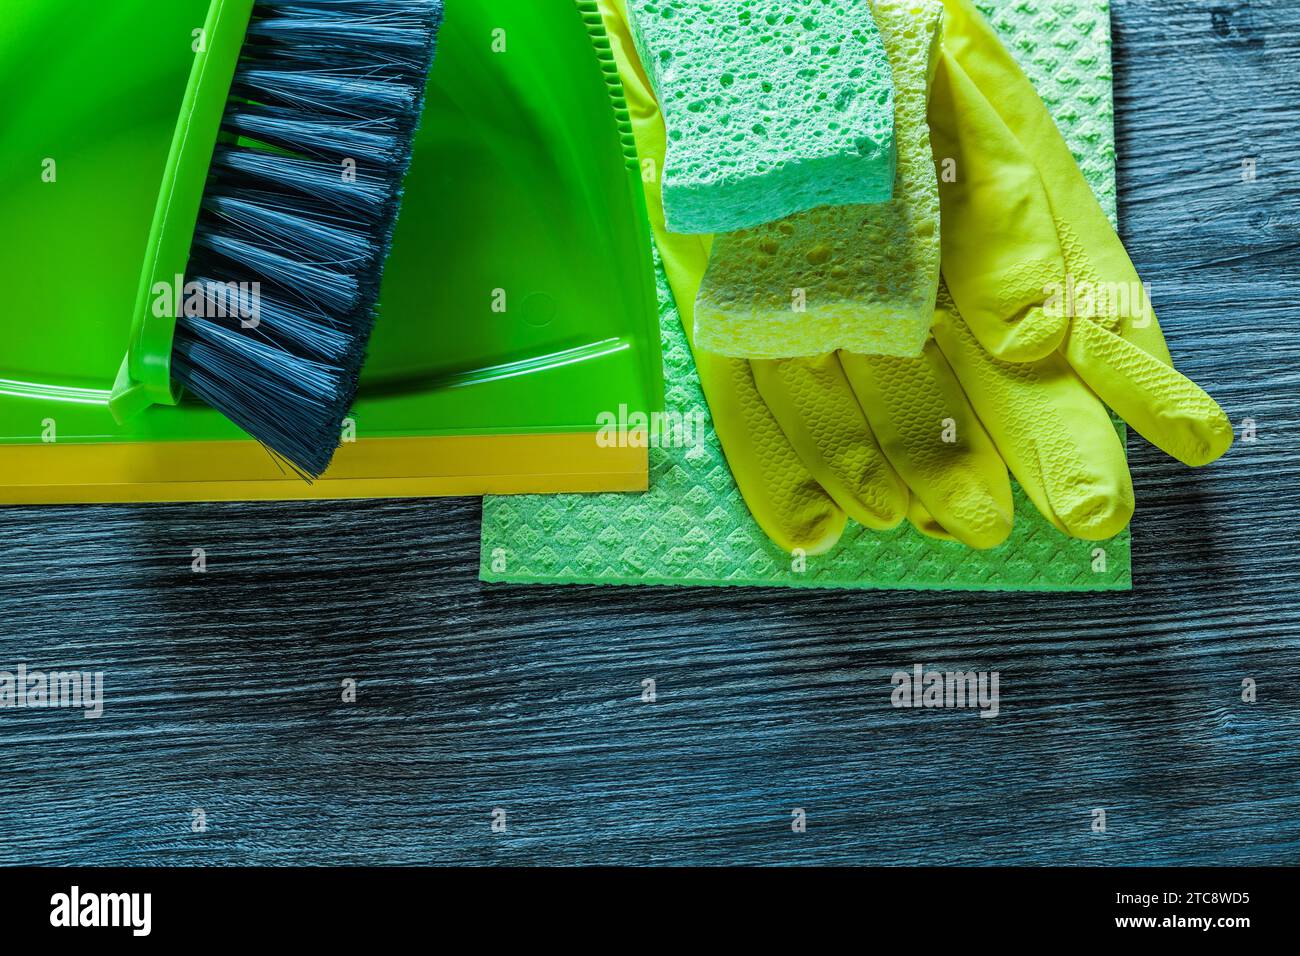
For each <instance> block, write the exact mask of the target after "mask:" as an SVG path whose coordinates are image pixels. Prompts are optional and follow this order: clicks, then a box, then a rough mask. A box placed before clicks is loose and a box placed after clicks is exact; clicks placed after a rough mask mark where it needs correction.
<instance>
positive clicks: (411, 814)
mask: <svg viewBox="0 0 1300 956" xmlns="http://www.w3.org/2000/svg"><path fill="white" fill-rule="evenodd" d="M1114 22H1115V37H1116V50H1115V60H1116V81H1117V97H1118V99H1117V114H1118V127H1119V128H1118V142H1119V172H1120V213H1121V218H1122V223H1123V230H1122V231H1123V233H1124V235H1125V238H1126V240H1127V241H1128V242H1129V244H1130V248H1131V251H1132V253H1133V256H1134V258H1135V260H1136V261H1137V263H1138V265H1139V268H1140V269H1141V270H1142V271H1143V273H1144V276H1145V277H1146V278H1148V279H1150V280H1151V282H1152V283H1153V285H1154V292H1155V298H1156V303H1157V306H1158V308H1159V309H1160V311H1161V316H1162V319H1163V322H1164V325H1165V328H1166V333H1167V335H1168V338H1169V340H1170V345H1171V348H1172V351H1173V353H1174V355H1175V357H1176V359H1177V361H1178V362H1179V364H1180V367H1182V368H1183V369H1184V370H1186V371H1187V372H1188V373H1189V374H1191V375H1192V376H1193V377H1194V378H1196V379H1197V380H1198V381H1200V382H1201V383H1202V384H1204V385H1205V386H1206V387H1207V388H1209V390H1210V391H1211V392H1212V393H1213V394H1214V395H1215V396H1216V397H1218V398H1219V399H1220V401H1221V402H1222V403H1223V404H1224V406H1225V407H1226V408H1227V409H1228V412H1229V414H1230V415H1231V416H1232V417H1233V419H1234V421H1237V422H1240V421H1241V420H1242V419H1245V418H1252V419H1254V420H1255V421H1256V423H1257V428H1258V441H1256V442H1254V443H1239V444H1238V445H1237V446H1236V447H1235V448H1234V449H1233V450H1232V451H1231V452H1230V453H1229V455H1228V457H1227V458H1226V459H1225V460H1224V461H1223V462H1221V463H1219V464H1217V465H1215V466H1214V467H1212V468H1210V469H1208V470H1205V471H1202V472H1192V471H1189V470H1187V469H1184V468H1183V467H1182V466H1180V465H1177V464H1175V463H1173V462H1171V461H1168V460H1166V459H1164V458H1163V457H1162V456H1161V455H1160V454H1159V453H1157V452H1155V451H1154V450H1153V449H1151V448H1150V447H1149V446H1147V445H1146V444H1145V443H1144V442H1142V441H1141V439H1139V438H1136V437H1134V438H1131V439H1130V453H1131V456H1132V460H1133V470H1134V475H1135V481H1136V486H1137V492H1138V496H1139V508H1138V514H1137V517H1136V519H1135V523H1134V577H1135V587H1134V590H1133V591H1132V593H1129V594H1098V595H1069V596H1067V595H1004V594H934V593H931V594H913V593H857V594H847V593H840V592H807V593H805V592H788V591H777V590H751V591H736V590H726V591H721V590H718V591H708V590H674V589H665V588H646V589H600V588H537V589H524V588H512V587H501V586H486V585H482V584H480V583H479V582H478V580H477V568H478V560H477V553H478V512H479V506H478V503H477V502H476V501H472V500H454V501H430V502H406V503H400V502H371V503H339V504H332V503H330V504H301V505H242V504H230V505H212V506H177V507H173V506H156V507H152V506H151V507H108V508H52V509H39V508H23V509H4V510H0V670H4V669H12V668H13V667H15V666H17V664H19V663H26V664H27V665H28V666H29V667H40V668H45V669H54V668H74V667H75V668H82V669H89V670H102V671H104V672H105V682H106V687H105V693H106V703H105V712H104V716H103V717H102V718H101V719H99V720H86V719H84V718H82V717H81V716H80V715H79V714H77V713H75V712H70V711H52V710H21V711H19V710H0V754H2V755H3V761H4V763H3V774H2V775H0V862H2V863H17V862H34V863H125V864H144V863H210V864H240V863H465V862H475V863H488V862H502V863H505V862H509V863H543V862H546V863H640V862H662V863H795V862H801V863H802V862H821V863H1029V862H1033V863H1060V864H1075V863H1103V864H1105V863H1117V864H1118V863H1188V864H1190V863H1247V862H1253V863H1283V862H1291V863H1294V862H1297V861H1300V750H1298V748H1300V607H1298V605H1300V560H1297V547H1298V546H1297V541H1300V533H1298V532H1297V526H1298V525H1300V491H1298V490H1297V488H1298V487H1300V482H1298V479H1300V454H1298V452H1297V441H1298V440H1300V429H1298V428H1297V422H1298V421H1300V407H1298V405H1300V335H1298V334H1297V332H1296V326H1297V319H1296V317H1295V314H1294V312H1295V306H1294V299H1295V297H1296V295H1297V293H1298V292H1300V269H1297V258H1298V256H1300V250H1298V249H1297V245H1298V242H1297V223H1298V222H1300V131H1298V126H1300V80H1298V79H1297V77H1298V76H1300V6H1297V4H1296V3H1295V2H1294V0H1252V2H1249V3H1246V2H1230V0H1221V2H1199V0H1190V2H1189V0H1177V2H1175V0H1161V2H1158V3H1156V2H1138V0H1116V3H1115V11H1114ZM1245 159H1254V160H1255V169H1256V180H1255V181H1254V182H1253V183H1246V182H1243V181H1242V179H1243V176H1242V171H1243V160H1245ZM193 548H204V549H205V550H206V551H207V555H208V571H207V573H206V574H195V573H193V572H192V571H191V549H193ZM916 663H922V664H925V665H927V666H933V667H936V668H941V669H945V670H956V669H976V670H997V671H999V672H1000V675H1001V708H1002V713H1001V715H1000V716H999V717H998V718H996V719H993V720H982V719H979V718H978V717H977V715H976V714H975V713H974V712H972V711H934V710H928V711H906V710H896V709H893V708H891V706H890V700H889V692H890V689H891V686H890V681H889V678H890V675H891V674H892V673H893V672H894V671H896V670H900V669H908V668H910V667H911V666H912V665H913V664H916ZM349 678H350V679H354V680H356V681H357V682H358V700H357V701H356V703H343V702H342V701H341V699H340V698H341V682H342V681H344V680H345V679H349ZM1245 678H1250V679H1253V680H1254V681H1256V682H1257V686H1258V700H1257V701H1256V702H1255V703H1253V704H1248V703H1244V702H1243V701H1242V699H1241V686H1242V681H1243V679H1245ZM646 679H652V680H654V681H655V682H656V684H655V686H656V691H657V700H656V701H655V702H653V703H646V702H642V700H641V693H642V681H643V680H646ZM494 808H501V809H504V810H505V812H506V817H505V819H506V830H505V832H503V833H502V832H493V829H492V827H491V823H492V811H493V810H494ZM796 808H802V809H803V810H804V811H805V812H806V814H807V832H806V833H795V832H793V831H792V829H791V819H792V818H791V813H792V811H793V810H795V809H796ZM1099 808H1104V809H1105V811H1106V832H1105V833H1096V832H1093V830H1092V824H1093V821H1094V819H1095V817H1094V811H1095V810H1096V809H1099ZM198 809H202V810H203V811H204V818H205V821H206V829H205V830H203V831H202V832H194V828H193V827H192V826H191V824H192V821H193V819H194V816H193V814H194V811H196V810H198Z"/></svg>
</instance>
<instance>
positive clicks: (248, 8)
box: [109, 0, 255, 423]
mask: <svg viewBox="0 0 1300 956" xmlns="http://www.w3.org/2000/svg"><path fill="white" fill-rule="evenodd" d="M254 2H255V0H212V5H211V7H209V9H208V18H207V22H206V23H205V25H204V33H203V41H202V47H201V49H200V50H198V51H197V52H196V54H195V59H194V68H193V70H191V72H190V79H189V85H188V86H187V88H186V91H185V99H184V101H183V103H182V106H181V113H180V117H179V119H178V120H177V123H176V135H175V137H174V138H173V140H172V146H171V152H170V154H169V156H168V159H167V168H166V171H165V173H164V174H163V180H162V185H161V188H160V189H159V193H158V205H157V208H156V210H155V212H154V220H153V227H152V229H151V230H150V234H149V246H148V248H147V250H146V252H145V259H144V265H143V268H142V270H141V275H140V289H139V293H138V295H137V298H136V306H135V316H134V319H133V321H132V324H131V341H130V345H129V347H128V350H127V354H126V357H125V358H124V359H123V361H122V367H121V370H120V371H119V372H118V376H117V381H116V382H115V383H114V386H113V392H112V395H111V397H110V398H109V409H110V410H111V411H112V413H113V417H114V418H116V419H117V421H118V422H119V423H120V422H122V421H125V420H126V419H127V418H130V417H132V416H134V415H138V414H139V413H140V412H142V411H144V410H145V409H146V408H148V407H150V406H151V405H175V404H177V403H178V402H179V401H180V392H179V390H177V389H176V387H175V386H174V385H173V382H172V374H171V356H172V339H173V337H174V335H175V331H176V313H177V306H178V304H179V303H180V301H181V300H182V299H183V289H184V287H183V283H184V278H183V276H184V274H185V267H186V265H187V264H188V261H189V257H190V245H191V243H192V242H193V239H194V230H195V227H196V225H197V224H198V219H199V208H200V206H201V204H202V202H203V193H204V190H205V187H206V184H207V179H208V169H209V167H210V166H211V164H212V154H213V151H214V150H215V149H216V145H217V141H218V139H219V137H220V134H221V119H222V117H223V116H224V114H225V111H226V102H227V100H228V99H229V97H230V88H231V85H232V83H233V81H234V77H235V67H236V64H237V63H238V62H239V56H240V53H241V51H242V50H243V46H244V38H245V36H246V34H247V32H248V24H249V21H250V19H251V18H252V14H253V5H254Z"/></svg>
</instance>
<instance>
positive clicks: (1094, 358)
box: [1066, 319, 1232, 467]
mask: <svg viewBox="0 0 1300 956" xmlns="http://www.w3.org/2000/svg"><path fill="white" fill-rule="evenodd" d="M1066 356H1067V358H1068V359H1069V361H1070V364H1071V365H1072V366H1073V367H1074V370H1075V371H1076V372H1078V374H1079V376H1080V377H1081V378H1082V379H1083V380H1084V381H1085V382H1087V383H1088V386H1089V387H1090V388H1091V389H1092V390H1093V391H1094V392H1095V393H1096V394H1097V395H1098V396H1099V397H1100V398H1101V400H1102V401H1104V402H1105V403H1106V404H1107V405H1109V406H1110V407H1111V408H1113V409H1114V410H1115V412H1116V414H1118V415H1119V416H1120V417H1121V418H1123V419H1124V420H1125V421H1126V422H1128V423H1129V424H1130V425H1132V426H1133V428H1134V429H1135V430H1136V431H1137V432H1138V434H1140V435H1141V436H1142V437H1143V438H1145V439H1146V440H1147V441H1149V442H1151V444H1153V445H1155V446H1156V447H1157V448H1160V449H1162V450H1163V451H1164V452H1165V453H1166V454H1169V455H1172V456H1173V457H1175V458H1177V459H1178V460H1179V461H1181V462H1183V463H1184V464H1187V465H1191V466H1193V467H1200V466H1201V465H1208V464H1209V463H1210V462H1212V461H1215V460H1216V459H1218V458H1219V457H1220V456H1222V455H1223V453H1224V452H1226V451H1227V450H1228V448H1229V447H1230V446H1231V445H1232V423H1231V422H1230V421H1229V420H1228V416H1227V415H1226V414H1224V411H1223V409H1222V408H1220V407H1219V405H1218V403H1217V402H1215V400H1214V399H1212V398H1211V397H1210V396H1209V395H1208V394H1207V393H1206V391H1205V390H1204V389H1203V388H1201V387H1200V386H1199V385H1197V384H1196V383H1195V382H1193V381H1192V380H1191V379H1189V378H1187V377H1186V376H1184V375H1183V374H1181V373H1180V372H1178V371H1176V370H1175V369H1174V368H1173V367H1172V366H1170V365H1167V364H1165V363H1164V362H1161V361H1160V360H1159V359H1158V358H1156V357H1154V356H1152V355H1151V354H1150V353H1148V352H1147V351H1146V350H1144V349H1142V348H1140V347H1139V346H1138V345H1135V344H1134V343H1133V342H1131V341H1129V340H1128V339H1126V338H1124V337H1122V336H1120V335H1116V334H1115V333H1114V332H1111V331H1109V330H1108V329H1106V328H1104V327H1102V326H1101V325H1099V324H1097V323H1095V322H1092V321H1089V320H1086V319H1079V320H1076V321H1075V323H1074V327H1073V328H1072V329H1071V331H1070V338H1069V344H1068V345H1067V347H1066Z"/></svg>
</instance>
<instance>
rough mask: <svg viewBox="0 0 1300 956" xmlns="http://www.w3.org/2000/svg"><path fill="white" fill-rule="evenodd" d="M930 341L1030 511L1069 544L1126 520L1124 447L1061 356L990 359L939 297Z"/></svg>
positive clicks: (1128, 487)
mask: <svg viewBox="0 0 1300 956" xmlns="http://www.w3.org/2000/svg"><path fill="white" fill-rule="evenodd" d="M934 337H935V341H937V342H938V343H939V347H940V348H941V349H942V350H943V354H944V355H945V356H946V357H947V359H948V361H949V362H950V363H951V365H952V369H953V371H954V372H955V373H956V375H957V378H958V379H959V380H960V381H961V384H962V387H963V388H964V389H965V391H966V394H967V396H969V398H970V401H971V404H972V405H973V406H974V407H975V410H976V411H977V412H978V413H979V416H980V418H981V420H982V421H984V422H985V423H986V424H987V426H988V428H989V432H990V434H991V435H992V436H993V440H994V442H996V444H997V447H998V451H1000V452H1001V453H1002V458H1003V459H1004V460H1005V461H1006V463H1007V465H1008V466H1009V467H1010V468H1011V472H1012V474H1014V475H1015V476H1016V480H1017V481H1019V482H1020V485H1021V487H1022V488H1024V490H1025V493H1026V494H1027V495H1028V496H1029V498H1030V500H1031V501H1032V502H1033V503H1034V505H1035V507H1037V508H1038V510H1039V511H1040V512H1041V513H1042V515H1043V516H1044V517H1045V518H1047V520H1048V521H1050V522H1051V523H1052V524H1053V525H1055V526H1056V528H1057V529H1058V530H1060V531H1062V532H1064V533H1065V534H1067V535H1069V536H1070V537H1073V538H1082V539H1085V540H1089V541H1098V540H1104V539H1106V538H1110V537H1113V536H1114V535H1116V534H1118V533H1119V532H1120V531H1121V530H1122V529H1123V528H1124V527H1125V525H1127V524H1128V522H1129V519H1130V518H1132V516H1133V483H1132V479H1131V477H1130V475H1129V470H1128V461H1127V459H1126V457H1125V454H1124V445H1123V443H1122V442H1121V441H1120V439H1119V436H1118V434H1116V431H1115V425H1114V423H1113V422H1112V421H1111V418H1110V415H1109V414H1108V413H1107V411H1106V408H1105V406H1104V405H1102V403H1101V402H1100V401H1099V400H1098V399H1097V396H1096V395H1094V394H1093V393H1092V392H1091V391H1089V389H1088V387H1087V386H1086V385H1085V384H1084V383H1083V381H1082V380H1080V378H1079V377H1078V376H1077V375H1075V374H1074V371H1073V370H1072V369H1071V368H1070V366H1069V364H1068V363H1067V362H1066V361H1065V358H1064V356H1062V355H1060V354H1059V353H1058V354H1054V355H1050V356H1048V357H1047V358H1045V359H1042V360H1041V361H1038V362H1032V363H1009V362H1002V361H999V360H998V359H995V358H993V357H992V356H990V355H989V354H988V353H987V352H986V351H985V350H984V349H983V348H982V346H981V345H980V343H979V341H978V340H977V339H976V337H975V335H974V334H973V332H972V330H971V329H970V328H969V326H967V324H966V323H965V322H964V321H962V317H961V315H960V314H959V313H958V312H957V310H956V308H955V307H954V306H953V304H952V300H951V299H950V298H949V297H948V296H947V295H946V293H945V292H944V291H943V290H940V293H939V309H938V310H937V312H936V317H935V325H934Z"/></svg>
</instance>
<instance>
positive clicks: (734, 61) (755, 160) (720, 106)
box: [627, 0, 894, 234]
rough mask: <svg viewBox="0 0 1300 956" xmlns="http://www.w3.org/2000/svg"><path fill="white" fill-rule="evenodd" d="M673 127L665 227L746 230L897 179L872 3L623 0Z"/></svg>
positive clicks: (871, 192) (884, 195)
mask: <svg viewBox="0 0 1300 956" xmlns="http://www.w3.org/2000/svg"><path fill="white" fill-rule="evenodd" d="M627 10H628V13H629V14H630V22H631V27H632V33H633V35H634V38H635V40H636V44H637V48H638V50H639V52H640V54H641V62H642V63H643V64H644V66H645V69H646V72H647V74H648V75H649V78H650V82H651V84H652V85H653V87H654V91H655V95H656V97H657V98H658V100H659V106H660V110H661V111H662V113H663V116H664V123H665V126H666V127H667V132H668V150H667V155H666V156H665V158H664V168H663V170H662V175H661V181H662V188H663V201H664V212H665V217H666V219H667V223H668V228H669V229H671V230H672V231H673V232H678V233H687V234H690V233H715V232H730V231H732V230H735V229H745V228H748V227H750V226H756V225H759V224H761V223H765V222H771V221H773V220H776V219H783V218H785V217H786V216H789V215H791V214H792V213H796V212H801V211H803V210H806V209H813V208H816V207H818V206H832V205H843V204H845V203H876V202H884V201H886V200H888V199H889V198H890V196H891V195H892V191H893V184H894V138H893V134H894V131H893V126H894V93H893V84H892V79H891V72H890V67H889V60H888V57H887V56H886V53H885V49H884V44H883V43H882V42H881V38H880V31H879V30H878V29H877V28H876V24H875V22H874V20H873V19H872V16H871V8H870V5H869V4H868V3H866V2H865V0H627Z"/></svg>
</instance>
